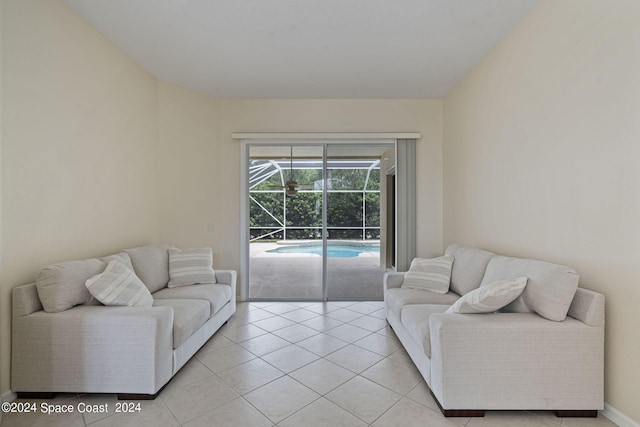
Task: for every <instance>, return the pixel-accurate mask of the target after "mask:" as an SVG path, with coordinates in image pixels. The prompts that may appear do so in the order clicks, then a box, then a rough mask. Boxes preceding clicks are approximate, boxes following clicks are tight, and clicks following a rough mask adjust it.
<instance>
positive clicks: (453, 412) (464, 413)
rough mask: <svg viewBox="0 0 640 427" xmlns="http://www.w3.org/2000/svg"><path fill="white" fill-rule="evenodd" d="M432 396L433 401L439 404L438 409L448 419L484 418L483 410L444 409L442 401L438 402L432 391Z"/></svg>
mask: <svg viewBox="0 0 640 427" xmlns="http://www.w3.org/2000/svg"><path fill="white" fill-rule="evenodd" d="M429 391H431V390H429ZM431 396H432V397H433V400H435V402H436V403H437V404H438V408H440V412H442V415H444V416H445V417H446V418H450V417H464V418H467V417H484V410H481V409H444V408H443V407H442V405H441V404H440V401H438V398H436V396H435V395H434V394H433V392H432V391H431Z"/></svg>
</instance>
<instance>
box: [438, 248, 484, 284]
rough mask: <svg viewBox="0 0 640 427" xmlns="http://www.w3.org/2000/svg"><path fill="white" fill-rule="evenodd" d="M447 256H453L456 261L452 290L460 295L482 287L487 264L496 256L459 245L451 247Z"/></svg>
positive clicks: (454, 263)
mask: <svg viewBox="0 0 640 427" xmlns="http://www.w3.org/2000/svg"><path fill="white" fill-rule="evenodd" d="M445 254H446V255H453V257H454V259H455V261H454V262H453V269H452V270H451V287H450V289H451V290H452V291H453V292H455V293H457V294H459V295H464V294H467V293H469V292H471V291H472V290H474V289H477V288H478V287H479V286H480V283H481V282H482V278H483V277H484V272H485V271H486V269H487V264H489V261H490V260H491V258H493V257H494V256H495V254H494V253H492V252H488V251H485V250H482V249H477V248H469V247H467V246H462V245H458V244H451V245H449V246H448V247H447V250H446V251H445Z"/></svg>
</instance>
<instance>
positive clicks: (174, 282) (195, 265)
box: [169, 248, 216, 288]
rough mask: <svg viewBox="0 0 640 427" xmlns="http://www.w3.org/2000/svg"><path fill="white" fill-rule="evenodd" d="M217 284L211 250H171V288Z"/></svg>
mask: <svg viewBox="0 0 640 427" xmlns="http://www.w3.org/2000/svg"><path fill="white" fill-rule="evenodd" d="M198 283H216V272H215V271H214V269H213V251H212V250H211V248H200V249H184V250H181V249H169V287H170V288H175V287H177V286H186V285H195V284H198Z"/></svg>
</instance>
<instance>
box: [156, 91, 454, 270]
mask: <svg viewBox="0 0 640 427" xmlns="http://www.w3.org/2000/svg"><path fill="white" fill-rule="evenodd" d="M159 93H160V96H159V101H160V102H159V105H160V107H159V111H160V118H159V122H160V137H159V140H160V150H159V168H158V171H159V178H158V181H159V183H160V187H159V197H160V201H161V202H160V203H161V209H160V211H161V212H162V214H161V218H160V230H161V240H162V241H165V242H168V243H171V244H176V245H182V246H184V245H198V244H207V245H212V246H213V248H214V262H215V265H216V266H220V267H221V268H233V269H237V270H239V268H240V240H239V236H240V226H241V224H240V222H239V216H240V194H241V189H240V142H239V141H237V140H233V139H232V138H231V134H232V133H233V132H252V131H254V132H305V131H306V132H355V131H359V132H393V131H411V132H421V133H422V136H423V137H422V139H421V140H420V141H418V143H417V157H418V163H419V164H420V167H419V168H418V177H417V180H418V199H417V205H418V217H419V218H420V219H421V220H420V221H419V224H418V230H417V234H418V238H417V241H418V248H417V252H418V254H419V255H422V256H433V255H437V254H439V253H440V251H441V246H442V215H441V214H442V206H441V202H440V201H441V200H442V166H441V165H442V102H441V101H440V100H246V99H245V100H231V99H214V98H209V97H206V96H204V95H201V94H198V93H195V92H191V91H188V90H185V89H181V88H178V87H175V86H172V85H169V84H166V83H160V89H159ZM194 207H195V208H194ZM209 223H212V224H213V225H214V231H213V232H212V233H210V232H208V231H207V225H208V224H209Z"/></svg>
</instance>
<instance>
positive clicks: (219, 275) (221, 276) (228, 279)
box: [216, 270, 238, 313]
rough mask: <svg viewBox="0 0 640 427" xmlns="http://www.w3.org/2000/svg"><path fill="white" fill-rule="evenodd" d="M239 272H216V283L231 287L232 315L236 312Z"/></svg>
mask: <svg viewBox="0 0 640 427" xmlns="http://www.w3.org/2000/svg"><path fill="white" fill-rule="evenodd" d="M237 280H238V272H236V271H235V270H216V282H218V283H221V284H225V285H229V286H231V301H230V302H231V313H235V312H236V299H237V296H238V294H237V290H236V287H237V284H236V282H237Z"/></svg>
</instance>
